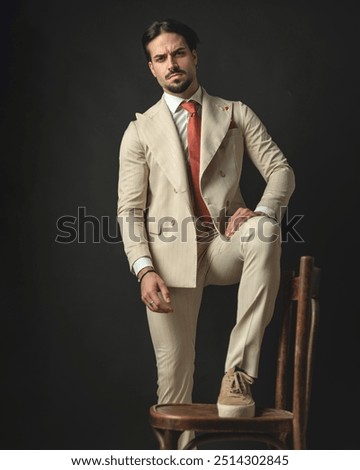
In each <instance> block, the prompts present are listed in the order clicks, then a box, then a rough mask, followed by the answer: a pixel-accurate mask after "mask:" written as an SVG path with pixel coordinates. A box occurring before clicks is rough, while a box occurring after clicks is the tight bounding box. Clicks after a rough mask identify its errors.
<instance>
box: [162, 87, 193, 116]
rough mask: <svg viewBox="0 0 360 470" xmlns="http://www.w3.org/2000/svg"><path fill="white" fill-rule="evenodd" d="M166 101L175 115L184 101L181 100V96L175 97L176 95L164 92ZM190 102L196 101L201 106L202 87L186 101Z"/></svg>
mask: <svg viewBox="0 0 360 470" xmlns="http://www.w3.org/2000/svg"><path fill="white" fill-rule="evenodd" d="M164 99H165V101H166V104H167V105H168V108H169V109H170V111H171V113H172V114H174V113H175V112H176V111H177V110H178V108H179V105H180V103H182V102H183V101H184V99H183V98H180V97H179V96H175V95H170V94H169V93H166V92H164ZM189 100H194V101H196V102H197V103H199V104H201V102H202V88H201V86H199V87H198V89H197V90H196V91H195V93H194V94H193V95H192V96H191V97H190V98H189V99H188V100H186V101H189Z"/></svg>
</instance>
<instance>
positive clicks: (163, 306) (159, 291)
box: [138, 268, 173, 313]
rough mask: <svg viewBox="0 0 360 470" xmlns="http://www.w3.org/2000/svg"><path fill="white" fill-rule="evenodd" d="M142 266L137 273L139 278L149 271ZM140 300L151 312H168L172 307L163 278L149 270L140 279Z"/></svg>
mask: <svg viewBox="0 0 360 470" xmlns="http://www.w3.org/2000/svg"><path fill="white" fill-rule="evenodd" d="M149 269H150V268H143V269H142V270H141V271H140V272H139V273H138V277H139V279H140V278H141V277H142V276H143V275H144V274H145V272H146V271H149ZM141 300H142V301H143V302H144V304H145V305H146V306H147V307H148V308H149V309H150V310H151V311H153V312H158V313H170V312H173V308H172V306H171V302H170V292H169V290H168V288H167V286H166V284H165V282H164V281H163V279H162V278H161V277H160V276H159V275H158V274H157V273H155V272H149V273H148V274H146V276H145V277H144V279H143V280H142V281H141Z"/></svg>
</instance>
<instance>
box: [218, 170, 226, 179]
mask: <svg viewBox="0 0 360 470" xmlns="http://www.w3.org/2000/svg"><path fill="white" fill-rule="evenodd" d="M219 173H220V176H222V177H223V178H224V176H226V175H225V173H224V172H223V171H222V170H220V171H219Z"/></svg>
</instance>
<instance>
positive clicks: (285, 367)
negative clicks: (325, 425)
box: [275, 256, 320, 448]
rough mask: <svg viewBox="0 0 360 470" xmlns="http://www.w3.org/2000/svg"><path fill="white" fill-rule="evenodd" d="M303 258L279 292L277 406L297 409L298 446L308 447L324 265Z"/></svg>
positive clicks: (286, 276) (295, 435) (287, 274)
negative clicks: (321, 274) (321, 280)
mask: <svg viewBox="0 0 360 470" xmlns="http://www.w3.org/2000/svg"><path fill="white" fill-rule="evenodd" d="M314 262H315V261H314V257H312V256H302V257H301V258H300V265H299V273H298V274H296V273H294V272H288V271H285V272H283V275H282V282H281V289H280V292H279V300H280V304H279V306H280V307H279V308H280V316H281V318H280V338H279V349H278V363H277V375H276V385H275V407H276V408H281V409H288V410H290V411H292V412H293V416H294V419H293V439H294V447H295V448H306V442H305V440H306V430H307V422H308V415H309V406H310V395H311V385H312V372H313V364H314V351H315V340H316V333H317V328H318V322H319V295H318V294H319V293H318V291H319V277H320V269H319V268H318V267H316V266H315V265H314Z"/></svg>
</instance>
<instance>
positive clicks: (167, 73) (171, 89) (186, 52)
mask: <svg viewBox="0 0 360 470" xmlns="http://www.w3.org/2000/svg"><path fill="white" fill-rule="evenodd" d="M147 48H148V51H149V54H150V57H151V60H150V62H149V64H148V65H149V67H150V70H151V73H152V74H153V75H154V77H155V78H156V80H157V81H158V83H159V85H160V86H161V88H162V89H163V90H164V91H166V92H168V93H170V94H172V95H177V96H181V97H183V98H189V97H190V96H191V95H192V94H193V93H194V92H195V91H196V89H197V88H198V82H197V78H196V64H197V54H196V51H195V50H193V51H190V49H189V46H188V45H187V43H186V41H185V39H184V38H183V37H182V36H180V35H179V34H176V33H162V34H160V35H159V36H157V37H156V38H155V39H153V40H152V41H150V42H149V44H148V46H147Z"/></svg>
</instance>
